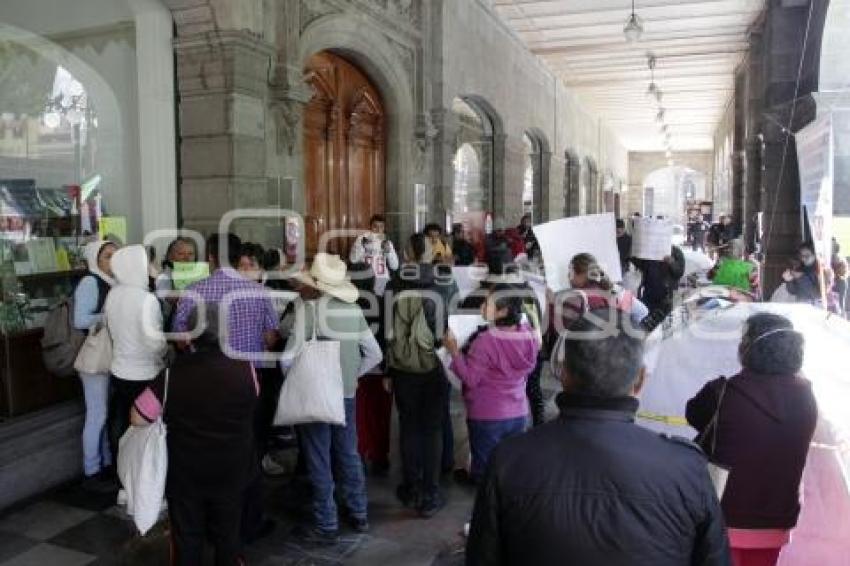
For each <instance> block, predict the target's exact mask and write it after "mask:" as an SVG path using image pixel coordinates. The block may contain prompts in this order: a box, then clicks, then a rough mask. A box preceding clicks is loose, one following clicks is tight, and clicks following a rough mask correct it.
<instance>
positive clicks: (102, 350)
mask: <svg viewBox="0 0 850 566" xmlns="http://www.w3.org/2000/svg"><path fill="white" fill-rule="evenodd" d="M111 366H112V335H110V334H109V328H108V327H107V326H106V322H101V323H97V324H96V325H94V326H93V327H92V329H91V330H89V335H88V336H86V340H85V342H83V345H82V347H81V348H80V352H79V353H78V354H77V359H76V360H74V369H75V370H77V371H78V372H80V373H99V374H103V373H109V370H110V368H111Z"/></svg>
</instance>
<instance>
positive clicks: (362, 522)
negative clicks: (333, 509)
mask: <svg viewBox="0 0 850 566" xmlns="http://www.w3.org/2000/svg"><path fill="white" fill-rule="evenodd" d="M348 525H349V526H350V527H351V529H352V530H353V531H354V532H356V533H360V534H366V533H368V532H369V520H368V519H366V518H365V517H363V518H360V519H358V518H357V517H350V518H349V519H348Z"/></svg>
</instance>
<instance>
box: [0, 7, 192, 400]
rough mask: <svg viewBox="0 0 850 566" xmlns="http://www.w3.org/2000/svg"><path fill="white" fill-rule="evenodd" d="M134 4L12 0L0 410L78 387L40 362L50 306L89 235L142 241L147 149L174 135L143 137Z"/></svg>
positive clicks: (3, 92)
mask: <svg viewBox="0 0 850 566" xmlns="http://www.w3.org/2000/svg"><path fill="white" fill-rule="evenodd" d="M133 7H134V4H133V3H131V2H125V1H124V0H95V1H91V2H85V3H71V2H67V3H64V2H63V3H55V2H54V3H51V2H48V1H47V0H30V1H29V2H24V1H22V0H13V1H11V2H10V6H8V8H9V9H8V12H7V13H6V14H4V21H3V22H2V23H0V81H2V84H3V88H2V89H0V284H2V305H0V339H2V341H3V342H4V343H5V347H3V348H2V349H0V358H2V359H0V373H2V379H0V381H2V383H3V387H4V390H3V391H2V393H0V417H15V416H18V415H21V414H24V413H27V412H31V411H34V410H37V409H41V408H43V407H45V406H49V405H51V404H54V403H57V402H59V401H62V400H65V399H68V398H69V397H72V396H73V395H77V394H78V392H77V391H76V389H77V386H78V382H77V380H73V379H60V378H57V377H55V376H51V375H49V374H48V373H47V370H46V369H45V368H44V366H43V364H42V363H41V351H40V344H39V340H40V337H41V335H42V333H43V326H44V321H45V319H46V317H47V314H48V311H49V309H50V308H51V307H52V306H54V305H56V304H57V303H59V302H60V300H61V299H62V298H64V297H67V296H69V295H71V294H72V292H73V290H74V288H75V286H76V284H77V282H78V281H79V280H80V278H81V277H82V276H83V275H84V274H85V267H86V266H85V262H84V254H83V249H84V247H85V245H86V244H87V243H88V242H89V241H91V240H93V239H96V238H98V237H106V238H109V239H113V240H115V241H117V242H118V243H121V244H123V243H141V242H142V240H143V236H144V234H143V233H142V222H143V217H142V214H143V212H142V210H143V208H144V207H143V204H144V198H145V197H144V195H143V192H144V191H143V190H142V179H143V178H144V174H143V171H142V167H141V162H142V159H143V157H142V156H143V155H144V154H145V152H146V151H149V150H150V148H151V146H153V145H154V144H156V147H157V148H162V147H163V144H170V145H172V146H173V144H174V139H173V135H172V137H170V138H169V137H167V136H163V137H160V138H159V139H157V140H154V141H153V142H151V140H150V139H149V138H142V136H141V135H140V124H139V121H140V116H139V115H140V109H141V108H144V103H145V102H148V101H149V100H150V98H149V97H148V98H145V95H144V94H143V93H141V92H140V90H139V82H138V80H139V76H138V72H137V61H138V60H139V59H138V57H139V53H137V41H136V40H137V37H136V32H137V29H136V23H137V20H136V15H135V12H134V10H133ZM48 8H49V9H48ZM162 10H163V12H161V15H162V17H164V18H167V19H168V20H169V27H168V28H167V29H170V18H169V17H168V16H167V14H168V12H167V10H166V9H165V8H164V7H162ZM140 21H141V20H140ZM150 22H153V19H148V20H146V21H145V23H140V24H139V25H143V26H145V25H153V24H152V23H150ZM143 29H144V28H143ZM139 31H140V32H141V30H139ZM159 48H160V47H159V46H156V47H146V49H159ZM140 49H141V48H140ZM166 49H167V50H168V52H170V49H171V48H170V46H169V47H167V48H166ZM146 53H147V52H146ZM159 54H160V53H159V51H155V52H153V51H152V52H150V53H147V56H148V57H149V58H151V57H154V56H156V55H159ZM168 54H170V53H168ZM169 65H170V63H169ZM168 76H169V79H168V80H169V81H171V80H173V77H172V75H171V74H169V75H168ZM150 80H151V81H152V82H151V84H154V83H153V81H154V79H153V78H150ZM155 84H157V85H158V84H159V83H155ZM169 85H171V83H170V82H169ZM147 119H148V120H152V121H155V120H157V119H158V118H157V117H156V116H150V117H148V118H147ZM150 170H151V169H148V170H147V171H146V172H144V173H147V172H149V171H150ZM172 173H173V172H172ZM152 190H153V189H152ZM158 194H163V193H162V192H159V193H158ZM175 205H176V203H175ZM145 219H146V220H149V221H151V222H152V223H156V222H157V219H156V218H152V217H151V218H147V217H145ZM160 225H163V224H160Z"/></svg>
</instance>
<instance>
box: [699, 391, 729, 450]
mask: <svg viewBox="0 0 850 566" xmlns="http://www.w3.org/2000/svg"><path fill="white" fill-rule="evenodd" d="M722 379H723V385H722V386H721V387H720V394H719V395H718V396H717V407H716V408H715V409H714V415H713V416H712V417H711V420H710V421H709V422H708V426H707V427H705V430H704V431H703V438H702V439H701V440H704V439H705V435H707V433H708V431H709V430H710V431H711V444H709V450H708V457H709V458H713V457H714V450H715V449H716V448H717V429H719V428H720V407H721V406H722V405H723V398H724V397H725V396H726V388H727V387H728V385H729V380H727V379H726V378H725V377H723V378H722ZM700 444H702V442H700Z"/></svg>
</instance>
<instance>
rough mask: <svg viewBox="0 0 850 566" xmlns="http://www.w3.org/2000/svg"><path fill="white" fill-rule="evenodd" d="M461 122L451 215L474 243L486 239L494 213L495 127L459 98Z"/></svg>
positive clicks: (456, 109)
mask: <svg viewBox="0 0 850 566" xmlns="http://www.w3.org/2000/svg"><path fill="white" fill-rule="evenodd" d="M452 112H453V113H454V115H455V119H456V120H457V124H458V126H457V137H456V140H455V156H454V164H453V165H454V182H453V186H452V202H451V210H450V211H449V212H450V213H451V217H452V222H453V223H462V224H464V226H465V227H466V229H467V232H468V233H469V234H470V239H471V240H472V241H473V242H478V241H481V240H483V238H484V221H485V215H486V213H487V212H489V211H492V210H493V161H494V156H493V123H492V121H491V119H490V118H489V117H488V115H487V114H486V113H485V112H484V110H483V109H482V108H481V107H480V106H479V105H478V104H476V103H475V101H474V100H472V99H470V98H465V97H464V98H455V99H454V102H453V103H452Z"/></svg>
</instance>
